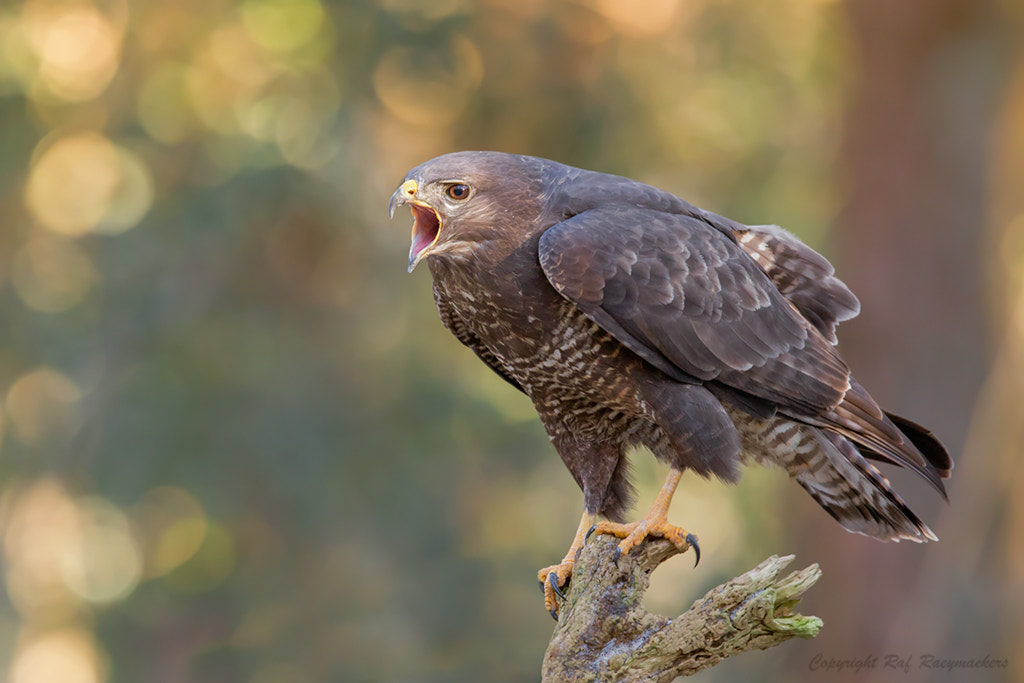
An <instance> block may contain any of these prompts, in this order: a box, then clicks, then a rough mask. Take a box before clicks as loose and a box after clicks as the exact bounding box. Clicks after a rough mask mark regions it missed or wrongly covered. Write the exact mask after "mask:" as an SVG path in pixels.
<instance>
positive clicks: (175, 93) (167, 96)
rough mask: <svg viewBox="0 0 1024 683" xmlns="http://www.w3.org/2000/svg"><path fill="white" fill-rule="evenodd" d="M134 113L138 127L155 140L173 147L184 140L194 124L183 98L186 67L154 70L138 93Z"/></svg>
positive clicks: (193, 117) (177, 65)
mask: <svg viewBox="0 0 1024 683" xmlns="http://www.w3.org/2000/svg"><path fill="white" fill-rule="evenodd" d="M136 109H137V112H138V115H139V124H140V125H141V126H142V127H143V128H144V129H145V131H146V132H147V133H149V135H150V137H152V138H153V139H154V140H159V141H160V142H162V143H164V144H165V145H173V144H177V143H179V142H182V141H184V140H185V139H187V138H188V137H189V135H190V134H192V132H193V131H194V130H195V127H196V125H195V124H196V120H195V116H194V115H193V114H192V109H191V107H189V104H188V98H187V96H186V94H185V67H184V66H182V65H180V64H164V65H163V66H161V67H159V68H157V69H156V70H155V71H154V72H153V73H152V74H150V76H149V77H148V78H147V79H146V82H145V83H144V84H143V85H142V87H141V88H140V89H139V96H138V102H137V104H136Z"/></svg>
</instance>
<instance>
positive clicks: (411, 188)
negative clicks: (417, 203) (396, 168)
mask: <svg viewBox="0 0 1024 683" xmlns="http://www.w3.org/2000/svg"><path fill="white" fill-rule="evenodd" d="M417 189H419V183H417V182H416V181H415V180H413V179H412V178H410V179H409V180H406V181H405V182H404V183H402V186H401V187H400V188H398V189H397V190H395V193H394V194H393V195H391V202H390V203H389V204H388V217H390V218H394V217H395V209H397V208H398V207H400V206H401V205H402V204H405V203H406V202H408V201H409V200H410V199H412V198H413V197H415V196H416V190H417Z"/></svg>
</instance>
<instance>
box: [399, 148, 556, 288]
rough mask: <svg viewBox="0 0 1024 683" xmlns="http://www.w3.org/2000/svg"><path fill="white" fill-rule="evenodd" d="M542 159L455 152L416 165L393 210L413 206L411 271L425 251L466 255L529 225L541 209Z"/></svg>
mask: <svg viewBox="0 0 1024 683" xmlns="http://www.w3.org/2000/svg"><path fill="white" fill-rule="evenodd" d="M539 161H540V160H539V159H534V158H532V157H523V156H517V155H513V154H503V153H500V152H456V153H454V154H445V155H444V156H439V157H437V158H435V159H431V160H430V161H428V162H426V163H424V164H421V165H420V166H417V167H416V168H414V169H412V170H411V171H409V173H408V175H406V176H405V182H403V183H402V184H401V186H399V188H398V189H397V190H395V193H394V194H393V195H392V196H391V204H390V206H389V209H390V215H391V217H392V218H394V215H395V209H397V208H398V207H400V206H402V205H408V206H409V208H410V209H411V210H412V215H413V226H412V245H411V246H410V248H409V272H410V273H411V272H412V270H413V268H415V267H416V265H417V264H418V263H419V262H420V261H421V260H423V259H424V258H426V257H427V256H434V255H440V254H447V255H453V256H460V255H461V256H468V255H470V254H472V253H473V252H475V251H476V250H477V249H478V248H479V247H480V246H482V245H483V244H485V243H487V242H491V241H493V240H495V239H499V238H503V237H513V235H509V234H508V232H509V231H508V230H507V229H503V228H510V227H511V228H517V229H520V230H521V229H529V228H530V227H531V226H532V225H533V224H534V223H535V219H536V217H537V215H538V214H539V213H540V211H539V209H538V207H539V205H540V194H541V193H540V192H538V191H535V189H536V188H537V187H539V186H540V181H541V179H540V172H541V169H540V167H539V165H538V162H539Z"/></svg>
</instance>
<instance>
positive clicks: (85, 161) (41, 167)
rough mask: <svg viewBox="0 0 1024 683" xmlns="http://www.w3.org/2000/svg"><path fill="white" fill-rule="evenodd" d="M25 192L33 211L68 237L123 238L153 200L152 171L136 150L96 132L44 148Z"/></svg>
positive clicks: (40, 219) (29, 207)
mask: <svg viewBox="0 0 1024 683" xmlns="http://www.w3.org/2000/svg"><path fill="white" fill-rule="evenodd" d="M37 154H38V156H37V158H36V160H35V163H34V164H33V166H32V170H31V173H30V175H29V179H28V185H27V187H26V188H25V202H26V205H27V206H28V209H29V212H30V213H31V214H32V215H33V217H34V218H35V219H36V220H37V221H39V223H40V224H41V225H43V226H45V227H47V228H49V229H51V230H53V231H54V232H57V233H60V234H63V235H71V236H76V235H82V234H85V233H87V232H90V231H92V232H99V233H107V234H111V233H120V232H124V231H125V230H127V229H129V228H131V227H133V226H134V225H136V224H137V223H138V222H139V220H141V219H142V217H143V216H144V215H145V214H146V212H147V211H149V207H150V204H151V203H152V201H153V180H152V177H151V175H150V172H149V169H148V168H147V167H146V165H145V164H144V163H143V162H142V160H141V159H140V158H139V157H138V156H137V155H136V154H135V153H133V152H132V151H130V150H128V149H126V148H124V147H120V146H118V145H115V144H114V143H112V142H111V141H110V140H108V139H107V138H106V137H104V136H102V135H100V134H99V133H94V132H85V133H78V134H74V135H69V136H67V137H60V138H58V139H56V140H55V141H53V142H52V143H51V144H49V145H48V146H46V145H43V146H42V148H41V150H39V151H38V152H37Z"/></svg>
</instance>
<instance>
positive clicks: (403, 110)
mask: <svg viewBox="0 0 1024 683" xmlns="http://www.w3.org/2000/svg"><path fill="white" fill-rule="evenodd" d="M483 77H484V69H483V59H482V57H481V55H480V50H479V49H478V48H477V46H476V45H474V44H473V42H472V41H471V40H469V39H468V38H466V37H465V36H460V35H456V36H453V37H452V39H451V42H450V43H449V44H448V45H446V46H444V49H442V50H438V51H431V52H429V53H425V54H421V53H418V52H417V51H416V50H414V49H413V48H408V47H395V48H392V49H391V50H389V51H388V52H386V53H385V54H384V56H383V57H381V59H380V62H378V64H377V67H376V69H374V72H373V86H374V89H375V91H376V93H377V97H379V98H380V100H381V102H383V103H384V106H385V107H387V109H388V111H390V112H391V113H392V114H394V115H395V116H397V117H398V118H400V119H402V120H403V121H406V122H408V123H414V124H419V125H423V126H444V125H448V124H450V123H452V122H453V121H455V119H456V118H457V117H458V116H459V114H461V113H462V111H463V109H465V107H466V105H468V104H469V101H470V98H471V97H472V95H473V94H474V93H475V92H476V90H477V88H479V87H480V83H481V81H482V80H483Z"/></svg>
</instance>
